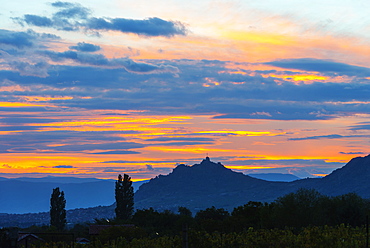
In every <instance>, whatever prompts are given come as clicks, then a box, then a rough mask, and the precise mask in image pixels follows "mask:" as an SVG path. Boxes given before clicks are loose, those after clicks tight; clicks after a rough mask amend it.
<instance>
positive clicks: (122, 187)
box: [115, 174, 134, 221]
mask: <svg viewBox="0 0 370 248" xmlns="http://www.w3.org/2000/svg"><path fill="white" fill-rule="evenodd" d="M115 193H116V209H115V211H116V219H118V220H124V221H126V220H128V219H130V218H131V216H132V214H133V212H134V188H133V187H132V181H131V177H129V176H128V175H127V174H124V175H123V178H122V176H121V174H120V175H118V180H117V181H116V189H115Z"/></svg>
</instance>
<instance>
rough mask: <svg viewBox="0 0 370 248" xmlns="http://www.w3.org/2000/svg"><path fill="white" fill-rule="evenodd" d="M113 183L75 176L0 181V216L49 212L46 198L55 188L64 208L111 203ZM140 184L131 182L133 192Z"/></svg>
mask: <svg viewBox="0 0 370 248" xmlns="http://www.w3.org/2000/svg"><path fill="white" fill-rule="evenodd" d="M114 183H115V180H102V179H96V178H76V177H44V178H26V177H23V178H16V179H7V178H0V202H1V204H0V213H37V212H45V211H49V209H50V195H51V193H52V191H53V188H56V187H59V188H60V190H62V191H64V193H65V197H66V201H67V204H66V208H67V209H75V208H89V207H95V206H107V205H111V204H113V203H114V201H115V198H114V187H115V184H114ZM142 183H143V182H133V186H134V189H137V188H138V187H139V186H140V185H141V184H142Z"/></svg>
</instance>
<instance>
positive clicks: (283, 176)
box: [248, 173, 301, 182]
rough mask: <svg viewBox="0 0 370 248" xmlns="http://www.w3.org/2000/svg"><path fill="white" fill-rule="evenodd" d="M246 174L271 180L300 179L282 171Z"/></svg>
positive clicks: (287, 180)
mask: <svg viewBox="0 0 370 248" xmlns="http://www.w3.org/2000/svg"><path fill="white" fill-rule="evenodd" d="M248 176H250V177H254V178H258V179H262V180H266V181H272V182H292V181H295V180H299V179H301V178H299V177H297V176H295V175H293V174H283V173H251V174H248Z"/></svg>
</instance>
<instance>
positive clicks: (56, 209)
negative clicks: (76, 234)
mask: <svg viewBox="0 0 370 248" xmlns="http://www.w3.org/2000/svg"><path fill="white" fill-rule="evenodd" d="M65 207H66V199H65V198H64V192H63V191H62V192H60V190H59V187H57V188H55V189H53V193H52V194H51V198H50V225H51V226H54V227H56V228H57V229H58V230H63V229H64V227H65V225H66V223H67V220H66V209H65Z"/></svg>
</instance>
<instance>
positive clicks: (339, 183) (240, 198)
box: [135, 155, 370, 212]
mask: <svg viewBox="0 0 370 248" xmlns="http://www.w3.org/2000/svg"><path fill="white" fill-rule="evenodd" d="M369 178H370V155H369V156H366V157H358V158H354V159H352V160H351V161H350V162H349V163H348V164H347V165H345V166H344V167H342V168H340V169H337V170H335V171H334V172H333V173H331V174H329V175H328V176H326V177H324V178H307V179H301V180H295V181H292V182H272V181H266V180H262V179H257V178H254V177H251V176H248V175H244V174H242V173H238V172H235V171H232V170H230V169H227V168H225V167H224V166H223V165H222V164H221V163H214V162H212V161H211V160H210V159H209V158H208V157H207V158H206V159H204V160H203V161H202V162H201V163H200V164H195V165H193V166H187V165H179V166H177V167H176V168H175V169H174V170H173V171H172V172H171V173H170V174H168V175H166V176H162V175H160V176H158V177H156V178H154V179H151V180H150V181H149V182H147V183H145V184H143V185H141V186H140V188H139V190H138V191H137V192H136V194H135V206H136V207H137V208H149V207H153V208H154V209H158V210H164V209H170V210H176V209H177V207H178V206H184V207H187V208H189V209H190V210H192V211H193V212H194V211H195V212H196V211H198V210H199V209H204V208H207V207H210V206H215V207H218V208H221V207H222V208H225V209H227V210H232V209H233V208H234V207H236V206H240V205H244V204H246V203H247V202H248V201H261V202H271V201H273V200H275V199H276V198H277V197H279V196H283V195H285V194H287V193H290V192H294V191H296V190H298V189H299V188H310V189H316V190H318V191H319V192H321V193H323V194H326V195H330V196H334V195H341V194H346V193H351V192H354V193H357V194H358V195H360V196H361V197H364V198H370V180H369Z"/></svg>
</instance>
